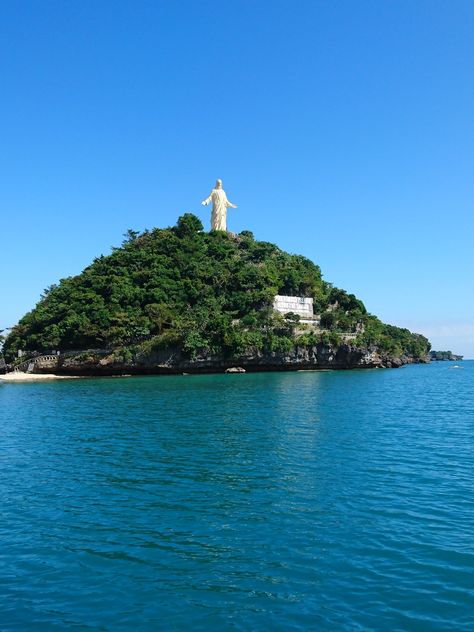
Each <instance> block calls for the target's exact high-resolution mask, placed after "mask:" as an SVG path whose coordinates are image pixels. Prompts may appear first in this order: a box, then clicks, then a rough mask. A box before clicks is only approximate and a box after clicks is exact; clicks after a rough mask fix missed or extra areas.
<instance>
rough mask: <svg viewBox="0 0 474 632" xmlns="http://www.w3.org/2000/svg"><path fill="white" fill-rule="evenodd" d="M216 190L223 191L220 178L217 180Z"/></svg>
mask: <svg viewBox="0 0 474 632" xmlns="http://www.w3.org/2000/svg"><path fill="white" fill-rule="evenodd" d="M216 189H222V180H221V179H220V178H218V179H217V180H216Z"/></svg>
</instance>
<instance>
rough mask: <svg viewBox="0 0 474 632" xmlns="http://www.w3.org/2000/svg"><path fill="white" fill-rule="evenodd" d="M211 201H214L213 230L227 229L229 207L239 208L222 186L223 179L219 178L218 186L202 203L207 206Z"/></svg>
mask: <svg viewBox="0 0 474 632" xmlns="http://www.w3.org/2000/svg"><path fill="white" fill-rule="evenodd" d="M210 202H212V215H211V230H227V224H226V218H227V209H228V208H237V206H236V205H235V204H232V202H229V200H228V199H227V195H226V194H225V191H224V189H223V188H222V180H217V182H216V188H215V189H212V191H211V195H210V196H209V197H208V198H206V199H205V200H204V201H203V202H201V204H202V205H203V206H207V205H208V204H209V203H210Z"/></svg>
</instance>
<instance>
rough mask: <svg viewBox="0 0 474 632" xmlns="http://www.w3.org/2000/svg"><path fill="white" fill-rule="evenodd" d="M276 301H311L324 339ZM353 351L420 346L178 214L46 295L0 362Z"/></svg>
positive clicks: (282, 264) (282, 262)
mask: <svg viewBox="0 0 474 632" xmlns="http://www.w3.org/2000/svg"><path fill="white" fill-rule="evenodd" d="M276 294H286V295H296V296H311V297H313V298H314V306H315V312H316V313H319V314H321V330H320V331H313V330H311V329H310V328H308V327H307V328H306V329H307V330H306V331H305V327H304V326H302V325H300V324H299V318H298V317H297V316H295V315H292V314H288V315H286V316H285V317H283V316H281V315H279V314H276V313H275V312H274V311H273V309H272V307H271V306H272V303H273V298H274V296H275V295H276ZM348 332H353V333H356V334H357V338H356V341H355V342H356V343H357V344H358V345H363V346H367V345H369V346H370V345H374V346H377V347H378V348H380V349H381V350H383V351H386V352H387V353H391V354H394V355H401V354H402V353H406V354H409V355H414V356H422V355H424V354H426V353H427V351H428V350H429V343H428V341H427V340H426V338H423V337H422V336H418V335H416V334H412V333H410V332H409V331H408V330H406V329H399V328H397V327H392V326H389V325H384V324H383V323H381V322H380V321H379V320H378V319H377V318H376V317H375V316H373V315H371V314H368V313H367V311H366V309H365V307H364V304H363V303H362V302H361V301H360V300H358V299H357V298H356V297H355V296H354V295H352V294H347V293H346V292H344V291H343V290H340V289H337V288H334V287H333V286H332V285H331V284H330V283H327V282H325V281H324V280H323V279H322V277H321V271H320V269H319V267H318V266H317V265H315V264H314V263H312V262H311V261H309V260H308V259H306V258H305V257H302V256H299V255H290V254H288V253H286V252H283V251H282V250H280V249H279V248H278V247H277V246H275V245H273V244H271V243H267V242H262V241H256V240H255V239H254V238H253V235H252V234H251V233H250V232H248V231H244V232H242V233H240V234H239V235H238V236H233V235H230V234H228V233H224V232H210V233H206V232H204V231H203V227H202V224H201V222H200V220H199V219H198V218H197V217H195V216H194V215H191V214H185V215H183V216H182V217H180V219H179V220H178V223H177V225H176V226H174V227H173V228H166V229H154V230H152V231H145V232H144V233H142V234H139V233H136V232H134V231H128V233H127V235H126V239H125V241H124V242H123V244H122V246H121V247H120V248H114V249H113V252H112V253H111V254H110V255H108V256H101V257H99V258H97V259H95V260H94V261H93V263H92V264H91V265H90V266H89V267H87V268H86V269H85V270H84V271H83V272H82V274H79V275H78V276H74V277H70V278H66V279H62V280H61V281H60V283H59V285H57V286H56V285H54V286H51V287H50V288H48V289H47V290H45V292H44V295H43V296H42V298H41V300H40V301H39V303H38V304H37V306H36V307H35V308H34V309H33V310H32V311H31V312H29V313H28V314H26V315H25V316H24V317H23V318H22V319H21V321H20V322H19V324H18V325H17V326H16V327H14V328H13V330H12V331H11V333H10V335H9V336H8V338H7V339H6V341H5V345H4V352H5V355H6V357H7V359H12V358H13V357H14V356H15V355H16V354H17V352H18V350H19V349H23V350H25V351H46V350H52V349H59V350H62V351H64V350H81V349H87V348H96V349H98V348H108V349H121V350H122V351H127V350H128V351H129V352H130V350H136V349H137V348H140V349H141V350H144V351H152V350H154V349H159V348H163V347H170V346H179V347H181V348H182V349H183V350H184V351H185V352H186V353H187V354H189V356H191V357H192V356H193V355H194V354H196V353H197V352H198V350H200V349H208V350H210V351H212V352H215V353H221V354H225V355H234V354H238V353H240V352H242V351H244V350H246V349H249V348H253V349H260V350H261V349H266V350H281V351H284V350H287V349H290V348H291V347H293V346H294V345H295V344H296V341H297V343H298V345H312V344H317V343H319V342H327V343H332V344H334V345H337V344H340V343H341V341H342V337H341V336H342V334H344V333H345V334H347V333H348Z"/></svg>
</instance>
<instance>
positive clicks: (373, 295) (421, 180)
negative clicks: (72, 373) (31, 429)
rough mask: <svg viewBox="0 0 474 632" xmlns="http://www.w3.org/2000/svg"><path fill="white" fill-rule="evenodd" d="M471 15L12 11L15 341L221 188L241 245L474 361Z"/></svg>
mask: <svg viewBox="0 0 474 632" xmlns="http://www.w3.org/2000/svg"><path fill="white" fill-rule="evenodd" d="M473 33H474V2H472V0H443V1H438V0H426V1H424V0H397V1H395V0H393V1H392V0H385V1H384V0H359V1H357V2H353V1H352V0H344V1H343V0H339V1H337V0H335V1H329V0H325V1H322V0H301V1H294V0H293V1H291V0H285V1H282V0H266V1H265V0H262V1H260V2H252V1H251V0H233V1H232V2H219V3H217V2H208V1H206V0H200V1H199V2H197V1H195V0H193V1H190V0H188V1H186V0H184V1H176V2H175V1H172V0H168V1H166V2H165V1H159V0H156V1H152V0H147V1H146V0H133V1H132V0H128V1H120V0H113V1H112V0H110V1H101V0H69V1H68V2H64V1H63V0H42V1H41V2H40V1H39V0H38V1H33V0H29V1H28V0H25V1H23V2H3V3H2V5H1V7H0V80H1V94H2V97H1V99H0V121H1V135H0V174H1V186H0V216H1V224H0V225H1V228H2V259H3V266H2V274H1V275H0V289H1V291H0V297H1V298H0V301H1V306H0V328H1V327H2V326H8V325H12V324H14V323H15V322H16V321H17V320H18V319H19V318H20V317H21V316H22V315H23V313H24V312H26V311H27V310H29V309H31V308H32V307H33V306H34V304H35V303H36V301H37V300H38V299H39V296H40V294H41V292H42V290H43V289H44V288H45V287H47V286H49V285H50V284H51V283H56V282H57V281H58V280H59V279H60V278H62V277H66V276H69V275H73V274H77V273H79V272H80V271H81V270H82V269H83V268H84V267H85V266H86V265H87V264H89V263H90V261H91V260H92V258H93V257H95V256H98V255H99V254H106V253H108V252H110V247H111V246H112V245H118V244H120V242H121V239H122V234H123V233H124V232H125V231H126V229H127V228H134V229H137V230H141V229H143V228H146V227H148V228H151V227H153V226H168V225H172V224H174V223H175V221H176V218H177V217H178V216H179V215H180V214H182V213H183V212H185V211H191V212H194V213H196V214H197V215H199V216H200V217H201V219H202V220H203V221H204V223H205V225H206V226H208V225H209V217H208V216H209V209H208V208H204V207H202V206H201V205H200V201H201V200H202V199H203V198H204V197H206V196H207V195H208V193H209V191H210V189H211V187H212V185H213V183H214V181H215V179H216V178H218V177H220V178H222V179H223V182H224V188H225V189H226V191H227V194H228V196H229V198H230V200H231V201H233V202H235V203H236V204H238V205H239V208H238V209H237V210H235V211H232V210H231V211H230V213H229V222H228V223H229V228H230V229H231V230H233V231H236V232H238V231H240V230H243V229H249V230H252V231H253V232H254V233H255V236H256V237H257V238H258V239H263V240H267V241H272V242H275V243H277V244H278V245H279V246H280V247H281V248H283V249H285V250H288V251H291V252H296V253H300V254H304V255H306V256H307V257H309V258H311V259H313V260H314V261H315V262H317V263H318V264H319V265H320V266H321V268H322V271H323V274H324V276H325V278H326V280H328V281H331V282H333V283H334V284H335V285H337V286H339V287H343V288H344V289H346V290H348V291H350V292H354V293H355V294H356V295H357V296H358V297H359V298H361V299H362V300H363V301H364V302H365V304H366V306H367V308H368V309H369V310H370V311H371V312H373V313H375V314H377V315H378V316H380V317H381V318H382V319H383V320H385V321H386V322H390V323H393V324H396V325H401V326H408V327H409V328H411V329H413V330H414V331H419V332H421V333H425V334H427V335H428V336H429V337H430V339H431V341H432V343H433V346H434V347H435V348H441V349H452V350H453V351H455V352H459V353H464V354H465V355H466V356H468V357H474V292H473V275H474V248H473V244H472V241H473V234H474V220H473V200H474V178H473V173H474V37H473Z"/></svg>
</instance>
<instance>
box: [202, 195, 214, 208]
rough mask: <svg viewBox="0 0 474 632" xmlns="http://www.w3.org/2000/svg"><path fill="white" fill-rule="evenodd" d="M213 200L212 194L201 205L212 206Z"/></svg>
mask: <svg viewBox="0 0 474 632" xmlns="http://www.w3.org/2000/svg"><path fill="white" fill-rule="evenodd" d="M211 199H212V193H211V195H210V196H209V197H208V198H206V199H205V200H203V201H202V202H201V204H202V205H203V206H207V205H208V204H210V202H211Z"/></svg>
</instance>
